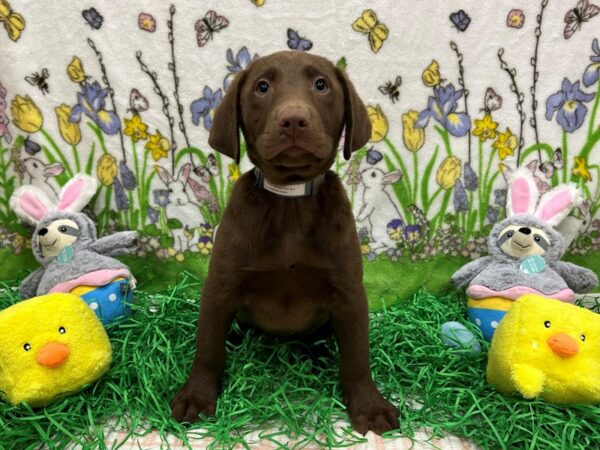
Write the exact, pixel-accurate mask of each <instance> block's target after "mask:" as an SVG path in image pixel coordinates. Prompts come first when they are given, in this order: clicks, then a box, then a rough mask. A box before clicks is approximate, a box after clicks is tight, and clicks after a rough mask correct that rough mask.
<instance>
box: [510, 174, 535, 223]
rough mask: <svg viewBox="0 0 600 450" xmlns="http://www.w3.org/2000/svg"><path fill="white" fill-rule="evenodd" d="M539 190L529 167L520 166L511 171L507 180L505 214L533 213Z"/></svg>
mask: <svg viewBox="0 0 600 450" xmlns="http://www.w3.org/2000/svg"><path fill="white" fill-rule="evenodd" d="M539 195H540V194H539V191H538V188H537V186H536V185H535V180H534V179H533V176H532V175H531V172H530V171H529V169H527V168H524V167H521V168H519V169H517V170H515V171H514V172H513V175H512V176H511V177H510V181H509V182H508V194H507V197H506V216H507V217H512V216H515V215H517V214H533V213H534V211H535V205H536V204H537V201H538V198H539Z"/></svg>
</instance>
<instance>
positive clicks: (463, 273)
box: [452, 256, 492, 289]
mask: <svg viewBox="0 0 600 450" xmlns="http://www.w3.org/2000/svg"><path fill="white" fill-rule="evenodd" d="M491 262H492V258H491V257H490V256H484V257H482V258H478V259H476V260H474V261H471V262H470V263H468V264H465V265H464V266H462V267H461V268H460V269H458V270H457V271H456V272H454V275H452V281H453V282H454V284H455V285H456V287H458V288H460V289H464V288H466V287H467V286H468V285H469V283H471V281H473V278H475V277H476V276H477V275H479V274H480V273H481V272H482V271H483V270H484V269H485V268H486V267H488V266H489V265H490V264H491Z"/></svg>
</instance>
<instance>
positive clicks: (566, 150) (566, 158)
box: [562, 130, 569, 183]
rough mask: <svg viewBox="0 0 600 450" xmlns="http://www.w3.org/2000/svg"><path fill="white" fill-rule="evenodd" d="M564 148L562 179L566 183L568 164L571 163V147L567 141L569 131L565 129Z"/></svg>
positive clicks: (563, 133)
mask: <svg viewBox="0 0 600 450" xmlns="http://www.w3.org/2000/svg"><path fill="white" fill-rule="evenodd" d="M562 150H563V161H564V163H563V168H562V181H563V183H565V182H566V181H567V166H568V165H569V148H568V143H567V132H566V131H565V130H563V132H562Z"/></svg>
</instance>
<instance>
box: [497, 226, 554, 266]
mask: <svg viewBox="0 0 600 450" xmlns="http://www.w3.org/2000/svg"><path fill="white" fill-rule="evenodd" d="M498 245H499V247H500V250H502V251H503V252H504V253H505V254H507V255H509V256H514V257H515V258H519V259H522V258H526V257H527V256H533V255H540V256H542V255H544V254H545V253H546V251H547V250H548V247H549V246H550V237H549V236H548V235H547V234H546V232H545V231H544V230H542V229H541V228H537V227H534V226H526V225H523V226H521V225H517V224H515V225H508V226H507V227H505V228H503V229H502V231H500V233H499V236H498Z"/></svg>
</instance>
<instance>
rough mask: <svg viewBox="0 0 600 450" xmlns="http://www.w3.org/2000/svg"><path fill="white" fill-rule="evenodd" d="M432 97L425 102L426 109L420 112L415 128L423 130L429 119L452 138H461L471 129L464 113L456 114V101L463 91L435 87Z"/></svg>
mask: <svg viewBox="0 0 600 450" xmlns="http://www.w3.org/2000/svg"><path fill="white" fill-rule="evenodd" d="M433 93H434V96H433V97H429V99H428V100H427V109H426V110H424V111H421V114H419V118H418V119H417V121H416V122H415V128H425V127H426V126H427V123H429V119H430V118H432V117H433V118H434V119H435V120H436V121H437V122H439V123H440V124H441V125H442V126H443V127H444V128H445V129H446V130H448V132H449V133H450V134H451V135H452V136H456V137H461V136H464V135H465V134H467V133H468V132H469V130H470V129H471V119H470V118H469V116H468V115H467V114H465V113H464V112H456V108H457V107H458V99H459V98H461V97H462V95H463V90H462V89H459V90H458V91H457V90H456V89H454V85H453V84H452V83H449V84H448V85H447V86H441V85H440V86H437V87H435V88H433Z"/></svg>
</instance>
